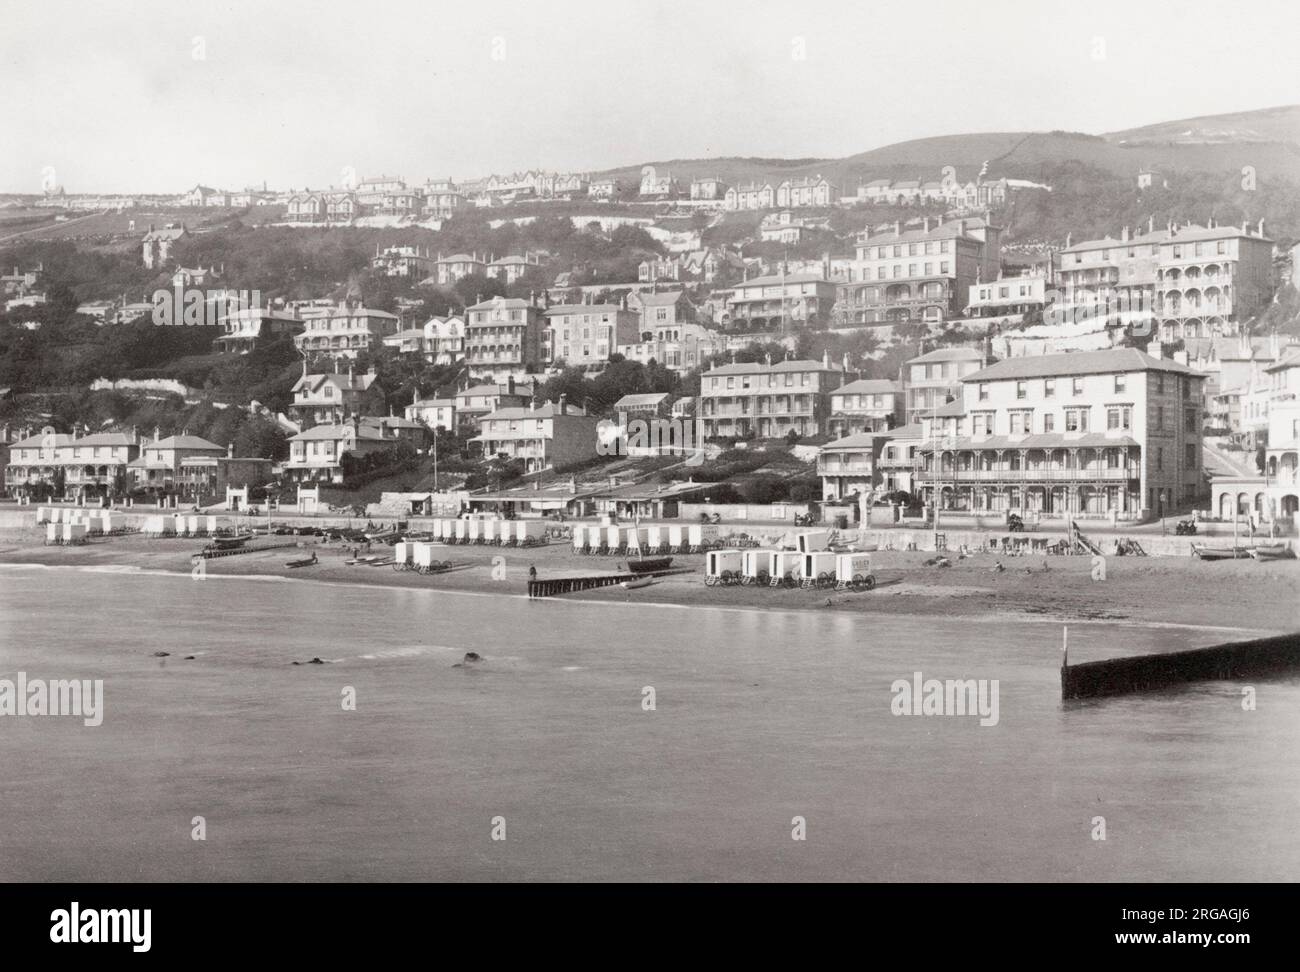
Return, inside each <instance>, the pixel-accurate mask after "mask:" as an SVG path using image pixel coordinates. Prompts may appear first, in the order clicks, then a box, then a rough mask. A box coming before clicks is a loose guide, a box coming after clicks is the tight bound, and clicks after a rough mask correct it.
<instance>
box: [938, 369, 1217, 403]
mask: <svg viewBox="0 0 1300 972" xmlns="http://www.w3.org/2000/svg"><path fill="white" fill-rule="evenodd" d="M913 377H914V378H915V377H919V376H917V375H915V373H914V374H913ZM926 377H930V376H929V375H927V376H926ZM1042 382H1043V397H1044V398H1055V397H1056V379H1055V378H1044V379H1042ZM989 384H990V383H989V382H987V381H982V382H980V383H979V400H980V401H981V402H986V401H988V398H989ZM1083 387H1084V386H1083V378H1082V377H1074V378H1071V379H1070V394H1071V395H1073V396H1076V397H1077V396H1079V395H1082V394H1083ZM1111 388H1112V390H1113V391H1114V393H1115V394H1117V395H1119V394H1123V393H1124V392H1125V391H1126V390H1127V389H1128V376H1127V375H1124V374H1119V375H1113V376H1112V377H1111ZM1155 392H1156V394H1157V395H1163V394H1164V392H1165V376H1164V375H1163V374H1162V373H1160V372H1156V376H1155ZM1028 397H1029V382H1028V381H1026V380H1022V381H1017V382H1016V398H1018V399H1024V398H1028ZM1191 397H1192V383H1191V382H1190V381H1186V382H1184V383H1183V398H1191Z"/></svg>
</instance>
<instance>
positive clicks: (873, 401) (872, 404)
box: [832, 395, 894, 410]
mask: <svg viewBox="0 0 1300 972" xmlns="http://www.w3.org/2000/svg"><path fill="white" fill-rule="evenodd" d="M832 407H833V408H835V409H837V410H838V409H847V408H893V407H894V396H893V395H835V396H834V397H833V398H832Z"/></svg>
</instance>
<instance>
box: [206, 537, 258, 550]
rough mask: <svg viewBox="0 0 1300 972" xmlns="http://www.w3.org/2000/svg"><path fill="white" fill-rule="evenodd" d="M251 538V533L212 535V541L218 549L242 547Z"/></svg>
mask: <svg viewBox="0 0 1300 972" xmlns="http://www.w3.org/2000/svg"><path fill="white" fill-rule="evenodd" d="M252 538H253V535H252V534H251V533H236V534H234V535H232V536H229V537H213V538H212V543H213V545H214V546H216V548H217V549H218V550H233V549H234V548H235V547H242V546H243V545H244V544H246V543H247V542H248V541H249V540H251V539H252Z"/></svg>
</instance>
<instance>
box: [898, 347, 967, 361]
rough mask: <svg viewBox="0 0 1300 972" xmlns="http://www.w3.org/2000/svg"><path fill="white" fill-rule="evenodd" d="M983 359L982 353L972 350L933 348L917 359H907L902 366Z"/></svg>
mask: <svg viewBox="0 0 1300 972" xmlns="http://www.w3.org/2000/svg"><path fill="white" fill-rule="evenodd" d="M983 358H984V354H983V352H980V351H976V350H975V349H974V348H960V347H958V348H935V349H934V350H933V351H928V352H926V353H925V354H923V355H921V356H920V357H918V358H911V359H909V360H908V361H906V362H904V364H909V365H911V364H929V363H931V362H935V361H980V360H982V359H983Z"/></svg>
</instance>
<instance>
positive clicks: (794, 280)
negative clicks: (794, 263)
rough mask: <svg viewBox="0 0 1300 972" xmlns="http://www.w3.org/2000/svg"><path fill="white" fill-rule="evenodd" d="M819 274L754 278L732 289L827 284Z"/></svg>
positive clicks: (788, 274) (770, 275)
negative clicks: (783, 284) (784, 284)
mask: <svg viewBox="0 0 1300 972" xmlns="http://www.w3.org/2000/svg"><path fill="white" fill-rule="evenodd" d="M829 282H830V281H828V280H827V279H826V278H825V277H823V276H822V275H821V274H820V273H787V274H786V275H785V276H784V277H782V276H781V275H780V274H779V273H773V274H768V275H767V276H766V277H754V278H753V279H752V280H744V281H742V282H740V283H738V284H736V286H735V287H734V288H733V289H734V290H741V289H743V288H745V287H771V286H774V285H777V284H782V283H786V284H801V283H829Z"/></svg>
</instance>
